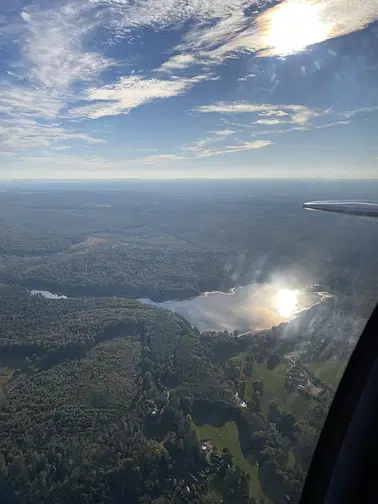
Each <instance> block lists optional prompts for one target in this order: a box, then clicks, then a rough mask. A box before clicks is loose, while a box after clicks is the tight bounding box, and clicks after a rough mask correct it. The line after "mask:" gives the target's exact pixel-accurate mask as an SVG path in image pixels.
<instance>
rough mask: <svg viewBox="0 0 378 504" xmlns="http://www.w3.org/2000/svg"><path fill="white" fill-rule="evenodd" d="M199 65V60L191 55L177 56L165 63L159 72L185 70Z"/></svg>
mask: <svg viewBox="0 0 378 504" xmlns="http://www.w3.org/2000/svg"><path fill="white" fill-rule="evenodd" d="M197 63H199V61H198V59H197V58H195V57H194V56H192V55H191V54H177V55H175V56H172V57H171V58H170V59H168V60H167V61H165V62H164V63H163V64H162V65H161V66H160V67H159V68H158V71H168V72H171V71H173V70H183V69H185V68H188V67H189V66H192V65H195V64H197Z"/></svg>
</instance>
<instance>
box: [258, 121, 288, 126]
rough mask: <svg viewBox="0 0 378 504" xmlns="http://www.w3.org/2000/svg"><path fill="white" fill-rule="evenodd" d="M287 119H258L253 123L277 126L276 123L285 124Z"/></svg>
mask: <svg viewBox="0 0 378 504" xmlns="http://www.w3.org/2000/svg"><path fill="white" fill-rule="evenodd" d="M287 122H288V121H282V120H280V119H258V120H257V121H255V122H254V124H265V125H266V126H277V124H286V123H287Z"/></svg>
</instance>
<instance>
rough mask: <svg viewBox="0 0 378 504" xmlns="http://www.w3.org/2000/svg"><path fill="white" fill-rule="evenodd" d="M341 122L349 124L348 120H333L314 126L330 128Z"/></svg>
mask: <svg viewBox="0 0 378 504" xmlns="http://www.w3.org/2000/svg"><path fill="white" fill-rule="evenodd" d="M341 124H350V121H335V122H331V123H326V124H320V125H319V126H316V128H317V129H320V128H332V127H333V126H339V125H341Z"/></svg>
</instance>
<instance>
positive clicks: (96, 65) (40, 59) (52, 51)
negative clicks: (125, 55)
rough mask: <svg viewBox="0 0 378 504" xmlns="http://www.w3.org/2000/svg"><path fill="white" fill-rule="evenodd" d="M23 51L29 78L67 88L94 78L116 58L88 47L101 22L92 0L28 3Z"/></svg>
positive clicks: (25, 14) (55, 86) (44, 83)
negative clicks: (53, 5)
mask: <svg viewBox="0 0 378 504" xmlns="http://www.w3.org/2000/svg"><path fill="white" fill-rule="evenodd" d="M21 17H22V19H23V21H24V23H23V26H22V35H21V39H22V41H23V42H22V54H23V56H24V64H26V65H27V67H28V74H29V78H30V79H32V80H33V81H35V82H36V83H38V84H39V85H42V86H46V87H47V88H50V89H59V90H63V89H66V88H69V87H70V86H71V85H72V84H73V83H74V82H75V81H93V80H95V79H96V78H97V76H98V75H99V74H100V73H101V72H103V71H104V70H105V69H106V68H108V67H109V66H111V65H113V64H114V62H113V61H111V60H109V59H106V58H104V57H103V56H102V55H101V54H99V53H97V52H93V51H86V50H85V49H84V39H85V37H87V36H88V35H89V34H90V33H91V32H93V31H94V29H95V28H96V27H97V26H98V24H99V18H98V17H96V16H93V12H91V9H90V4H85V3H73V2H71V3H68V4H65V5H63V6H61V7H56V8H55V9H47V10H42V9H40V8H38V7H36V6H28V7H27V10H26V9H25V10H24V11H23V12H22V13H21Z"/></svg>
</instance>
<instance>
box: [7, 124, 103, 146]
mask: <svg viewBox="0 0 378 504" xmlns="http://www.w3.org/2000/svg"><path fill="white" fill-rule="evenodd" d="M62 140H63V141H67V140H81V141H85V142H88V143H90V144H98V143H104V141H103V140H102V139H97V138H93V137H91V136H90V135H88V134H85V133H80V132H75V131H68V130H66V129H64V128H62V127H59V126H54V125H51V123H48V122H41V121H37V120H34V119H25V118H21V117H16V118H14V117H10V118H7V119H3V120H2V122H1V124H0V148H4V147H6V148H10V149H19V150H23V149H28V148H31V147H49V146H51V145H53V144H54V142H56V141H62Z"/></svg>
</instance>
